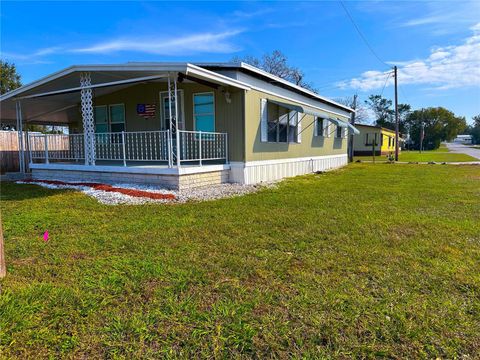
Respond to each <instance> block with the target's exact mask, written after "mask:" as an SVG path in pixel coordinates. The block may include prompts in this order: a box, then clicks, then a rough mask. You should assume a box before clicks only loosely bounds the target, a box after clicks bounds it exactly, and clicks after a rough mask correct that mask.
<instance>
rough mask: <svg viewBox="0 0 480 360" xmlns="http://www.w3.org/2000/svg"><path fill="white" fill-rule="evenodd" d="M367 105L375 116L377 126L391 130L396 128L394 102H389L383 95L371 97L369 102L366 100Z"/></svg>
mask: <svg viewBox="0 0 480 360" xmlns="http://www.w3.org/2000/svg"><path fill="white" fill-rule="evenodd" d="M365 104H366V105H367V106H368V107H369V108H370V110H372V111H373V113H374V114H375V125H377V126H382V127H386V128H389V129H394V128H395V124H394V122H393V116H394V114H395V112H394V111H393V110H392V100H388V99H386V98H384V97H383V96H382V95H370V96H369V97H368V100H365ZM392 124H393V127H392Z"/></svg>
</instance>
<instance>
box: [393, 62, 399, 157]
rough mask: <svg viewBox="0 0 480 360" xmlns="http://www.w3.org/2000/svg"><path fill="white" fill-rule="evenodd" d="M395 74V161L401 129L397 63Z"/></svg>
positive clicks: (394, 68) (394, 69)
mask: <svg viewBox="0 0 480 360" xmlns="http://www.w3.org/2000/svg"><path fill="white" fill-rule="evenodd" d="M393 74H394V77H395V161H398V131H399V125H400V124H399V118H398V76H397V65H395V66H394V67H393Z"/></svg>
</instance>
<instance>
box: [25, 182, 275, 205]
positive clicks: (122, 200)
mask: <svg viewBox="0 0 480 360" xmlns="http://www.w3.org/2000/svg"><path fill="white" fill-rule="evenodd" d="M17 183H18V184H35V185H40V186H43V187H45V188H48V189H74V190H78V191H81V192H83V193H84V194H86V195H88V196H91V197H93V198H94V199H96V200H97V201H98V202H100V203H102V204H106V205H120V204H126V205H142V204H152V203H154V204H159V203H160V204H162V203H166V204H175V203H185V202H188V201H208V200H215V199H222V198H229V197H234V196H242V195H245V194H249V193H252V192H256V191H258V190H260V189H261V188H265V187H271V186H274V184H275V183H263V184H257V185H242V184H221V185H214V186H208V187H202V188H197V189H189V190H181V191H174V190H167V189H163V188H160V187H155V186H145V185H137V184H113V185H112V186H114V187H118V188H124V189H134V190H144V191H149V192H152V193H161V194H173V195H175V200H168V199H149V198H144V197H134V196H129V195H125V194H121V193H117V192H107V191H102V190H96V189H93V188H91V187H87V186H79V185H75V184H68V185H56V184H55V185H53V184H46V183H42V182H35V181H30V182H23V181H17Z"/></svg>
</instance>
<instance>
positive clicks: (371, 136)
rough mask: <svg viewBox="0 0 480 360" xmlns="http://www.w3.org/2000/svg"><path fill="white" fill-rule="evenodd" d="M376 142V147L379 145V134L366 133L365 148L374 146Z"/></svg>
mask: <svg viewBox="0 0 480 360" xmlns="http://www.w3.org/2000/svg"><path fill="white" fill-rule="evenodd" d="M374 140H375V146H377V145H378V140H377V134H376V133H370V134H369V133H366V134H365V146H372V145H373V141H374Z"/></svg>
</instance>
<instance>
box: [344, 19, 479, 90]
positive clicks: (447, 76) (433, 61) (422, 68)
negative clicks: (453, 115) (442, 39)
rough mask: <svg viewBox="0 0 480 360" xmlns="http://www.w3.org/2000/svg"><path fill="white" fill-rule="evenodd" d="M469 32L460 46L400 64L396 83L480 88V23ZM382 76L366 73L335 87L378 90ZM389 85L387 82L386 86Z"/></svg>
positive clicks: (376, 73) (380, 73)
mask: <svg viewBox="0 0 480 360" xmlns="http://www.w3.org/2000/svg"><path fill="white" fill-rule="evenodd" d="M471 30H472V32H473V34H472V35H471V36H470V37H468V38H466V39H465V40H464V42H463V43H462V44H460V45H452V46H446V47H439V48H435V49H433V50H432V51H431V53H430V56H429V57H428V58H426V59H420V60H411V61H408V62H403V63H402V65H401V66H399V70H398V79H399V82H400V83H401V84H428V85H430V86H431V87H433V88H435V89H450V88H457V87H466V86H480V23H478V24H476V25H474V26H473V27H471ZM397 66H398V63H397ZM386 73H388V72H381V71H367V72H364V73H363V74H362V75H361V76H360V77H358V78H354V79H351V80H348V81H343V82H340V83H338V84H337V85H338V86H339V87H341V88H355V89H359V90H363V91H368V90H372V89H379V88H381V87H383V86H384V84H385V79H386V76H387V75H386ZM391 84H392V80H391V79H390V80H389V81H388V83H387V86H388V85H391Z"/></svg>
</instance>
